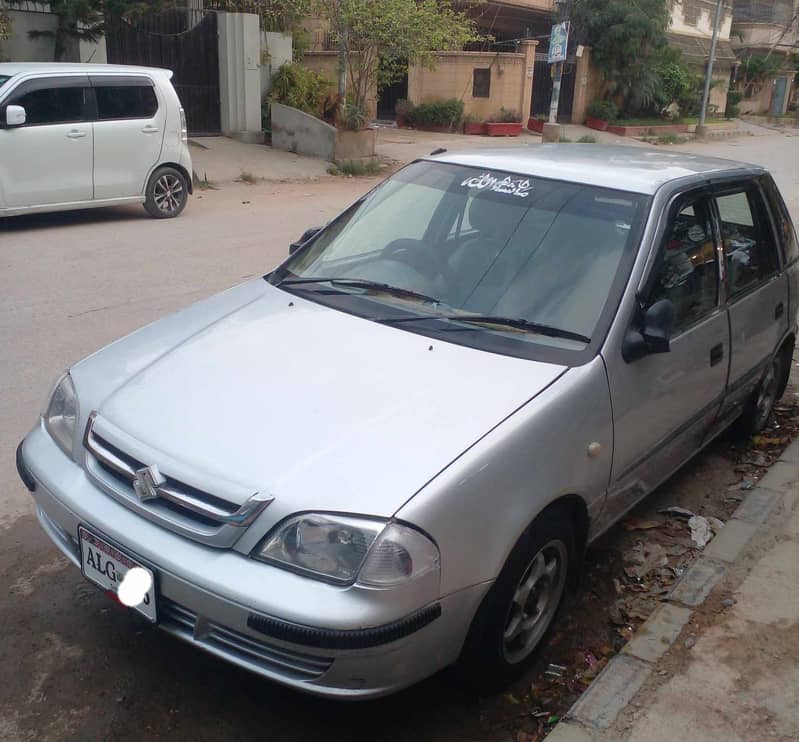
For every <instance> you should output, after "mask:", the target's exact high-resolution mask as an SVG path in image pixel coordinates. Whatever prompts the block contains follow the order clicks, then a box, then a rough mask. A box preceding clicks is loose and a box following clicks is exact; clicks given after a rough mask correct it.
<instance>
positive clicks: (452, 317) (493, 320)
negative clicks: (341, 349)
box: [379, 314, 591, 344]
mask: <svg viewBox="0 0 799 742" xmlns="http://www.w3.org/2000/svg"><path fill="white" fill-rule="evenodd" d="M432 319H443V320H448V321H451V322H466V323H470V324H476V325H501V326H505V327H512V328H514V329H517V330H528V331H530V332H535V333H538V334H539V335H547V336H549V337H553V338H563V339H564V340H577V341H578V342H581V343H586V344H587V343H590V342H591V338H589V337H586V336H585V335H581V334H580V333H578V332H572V331H571V330H562V329H561V328H559V327H552V326H551V325H542V324H540V323H538V322H530V321H529V320H526V319H515V318H513V317H493V316H492V315H490V314H425V315H420V316H418V317H386V318H383V319H380V320H379V321H380V322H382V323H384V324H399V323H403V322H421V321H422V320H432Z"/></svg>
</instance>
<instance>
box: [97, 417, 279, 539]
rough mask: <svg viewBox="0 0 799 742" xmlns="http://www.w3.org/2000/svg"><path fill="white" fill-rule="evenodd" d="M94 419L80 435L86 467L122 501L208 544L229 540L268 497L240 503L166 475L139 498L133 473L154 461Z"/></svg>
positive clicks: (268, 500) (254, 495)
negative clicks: (86, 454) (117, 440)
mask: <svg viewBox="0 0 799 742" xmlns="http://www.w3.org/2000/svg"><path fill="white" fill-rule="evenodd" d="M95 420H96V414H92V416H91V417H90V419H89V423H88V425H87V427H86V434H85V436H84V444H85V447H86V450H87V451H88V452H89V454H90V462H89V463H90V464H93V466H89V472H90V473H91V474H93V475H94V476H95V478H96V479H98V480H99V481H100V482H101V483H103V484H104V485H105V486H106V489H107V490H108V491H109V492H110V493H111V494H113V495H115V497H116V498H117V499H119V500H120V501H121V502H123V504H125V505H127V506H128V507H131V508H133V509H134V510H137V511H138V512H140V513H141V514H142V515H145V516H146V517H148V518H149V519H150V520H155V521H157V522H159V523H161V524H162V525H165V526H166V527H168V528H170V529H172V530H175V531H178V532H179V533H182V534H183V535H185V536H189V537H190V538H193V539H195V540H197V541H201V542H203V543H206V544H208V545H209V546H217V547H229V546H232V545H233V543H235V541H236V540H237V539H238V538H239V536H241V534H242V533H243V531H244V528H245V527H246V526H248V525H250V523H252V522H253V521H254V520H255V518H257V517H258V515H260V513H261V512H262V511H263V509H264V508H265V507H266V506H267V505H269V503H270V502H271V501H272V499H273V498H272V497H271V496H268V495H262V494H260V493H254V494H253V495H252V496H250V497H249V499H248V500H247V501H246V502H245V503H244V504H243V505H239V504H237V503H234V502H230V501H229V500H225V499H224V498H221V497H219V496H218V495H215V494H212V493H210V492H207V491H205V490H201V489H198V488H197V487H193V486H191V485H189V484H186V483H185V482H182V481H180V480H178V479H175V478H173V477H170V476H163V481H159V482H158V484H157V487H155V488H154V490H155V494H156V496H154V497H152V498H151V499H146V500H144V499H141V498H140V497H139V496H138V495H137V494H136V492H135V488H134V483H135V482H136V479H137V473H138V472H140V470H143V469H147V468H148V467H149V466H150V465H151V464H152V463H153V462H152V461H148V462H144V461H141V460H140V459H138V458H136V457H134V456H132V455H130V454H129V453H127V452H126V451H123V450H122V449H121V448H120V447H119V446H117V445H116V444H115V443H113V442H111V441H110V440H108V439H107V438H106V437H104V436H103V435H101V434H100V433H99V432H98V431H97V430H96V429H95ZM120 495H122V497H119V496H120Z"/></svg>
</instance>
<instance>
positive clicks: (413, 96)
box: [408, 41, 538, 122]
mask: <svg viewBox="0 0 799 742" xmlns="http://www.w3.org/2000/svg"><path fill="white" fill-rule="evenodd" d="M537 43H538V42H536V41H524V42H522V44H521V49H522V53H512V54H510V53H501V54H497V53H494V52H438V53H437V54H436V56H435V68H434V69H427V68H426V67H423V66H421V65H418V64H417V65H412V66H411V67H410V69H409V70H408V99H409V100H411V101H413V102H414V103H416V104H419V103H429V102H432V101H436V100H444V99H447V98H458V99H461V100H463V107H464V112H465V113H467V114H471V115H474V116H477V117H479V118H481V119H484V118H488V117H489V116H491V115H492V114H495V113H497V112H498V111H499V109H500V108H506V109H509V110H513V111H517V112H518V113H520V114H521V116H522V120H523V121H525V122H526V121H527V117H528V116H529V112H530V100H531V97H532V91H533V77H532V75H533V67H534V59H535V47H536V45H537ZM475 69H490V70H491V84H490V89H489V97H488V98H475V97H474V96H473V95H472V92H473V80H474V70H475Z"/></svg>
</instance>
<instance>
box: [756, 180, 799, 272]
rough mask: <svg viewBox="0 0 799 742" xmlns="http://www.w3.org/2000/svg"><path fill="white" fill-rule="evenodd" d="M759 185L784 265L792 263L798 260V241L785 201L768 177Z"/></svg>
mask: <svg viewBox="0 0 799 742" xmlns="http://www.w3.org/2000/svg"><path fill="white" fill-rule="evenodd" d="M760 184H761V185H762V186H763V190H764V191H765V193H766V198H767V199H768V202H769V206H771V214H772V216H773V217H774V222H775V223H776V225H777V229H778V231H779V233H780V238H781V239H782V251H783V257H784V259H785V263H786V265H787V264H789V263H793V262H794V260H796V259H797V258H799V240H798V239H797V237H796V230H795V229H794V226H793V222H792V221H791V215H790V214H789V213H788V207H787V206H786V205H785V201H783V198H782V196H781V195H780V192H779V191H778V190H777V185H776V184H775V183H774V180H773V179H772V178H771V177H770V176H765V177H763V178H761V180H760Z"/></svg>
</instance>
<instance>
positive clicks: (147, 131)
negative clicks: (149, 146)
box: [142, 126, 158, 134]
mask: <svg viewBox="0 0 799 742" xmlns="http://www.w3.org/2000/svg"><path fill="white" fill-rule="evenodd" d="M142 133H143V134H157V133H158V127H157V126H145V127H144V128H143V129H142Z"/></svg>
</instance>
